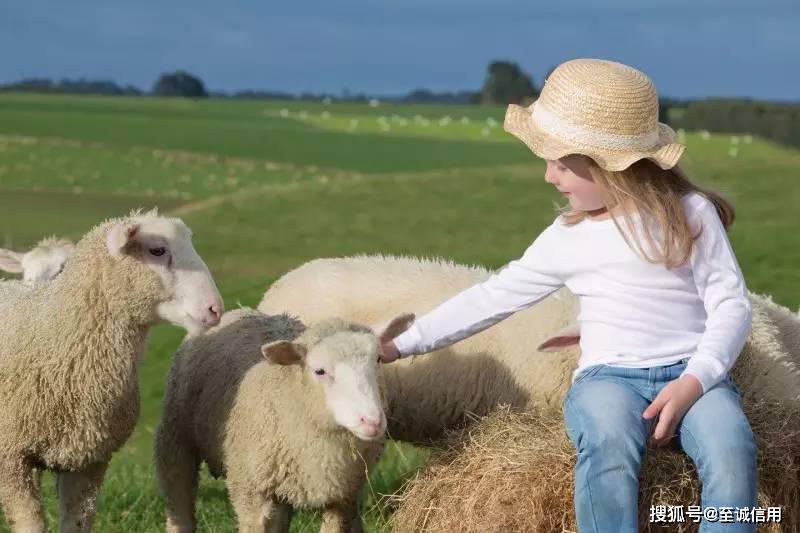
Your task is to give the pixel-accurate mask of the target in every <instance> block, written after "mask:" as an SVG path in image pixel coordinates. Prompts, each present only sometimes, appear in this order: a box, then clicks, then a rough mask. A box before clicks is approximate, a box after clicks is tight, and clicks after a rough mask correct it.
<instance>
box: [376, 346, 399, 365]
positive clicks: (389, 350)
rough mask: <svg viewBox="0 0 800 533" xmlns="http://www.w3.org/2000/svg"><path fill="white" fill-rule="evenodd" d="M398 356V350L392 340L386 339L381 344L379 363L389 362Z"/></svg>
mask: <svg viewBox="0 0 800 533" xmlns="http://www.w3.org/2000/svg"><path fill="white" fill-rule="evenodd" d="M398 357H400V352H398V351H397V346H395V344H394V342H392V341H386V342H384V343H383V344H382V345H381V358H380V361H381V363H391V362H392V361H395V360H396V359H397V358H398Z"/></svg>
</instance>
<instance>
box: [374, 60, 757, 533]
mask: <svg viewBox="0 0 800 533" xmlns="http://www.w3.org/2000/svg"><path fill="white" fill-rule="evenodd" d="M504 126H505V129H506V131H508V132H510V133H512V134H513V135H515V136H516V137H518V138H519V139H520V140H522V141H523V142H525V144H527V145H528V147H529V148H530V149H531V150H532V151H533V152H534V153H535V154H536V155H538V156H539V157H542V158H543V159H545V160H546V161H547V170H546V172H545V176H544V179H545V181H546V182H548V183H550V184H552V185H553V186H554V187H556V188H557V189H558V190H559V192H561V193H562V194H564V195H565V196H566V198H567V200H568V202H569V203H568V205H567V206H565V207H564V208H563V210H562V213H561V215H560V216H559V217H557V218H556V219H555V221H554V222H553V223H552V224H551V225H550V226H549V227H547V228H546V229H545V230H544V231H543V232H542V233H541V234H540V235H539V236H538V237H537V238H536V240H535V241H534V242H533V244H531V246H530V247H529V248H528V249H527V250H526V251H525V253H524V255H523V256H522V257H521V258H520V259H518V260H515V261H512V262H511V263H509V264H508V265H507V266H506V267H505V268H504V269H502V270H500V271H498V272H497V273H496V274H494V275H493V276H492V277H491V278H490V279H488V280H487V281H485V282H483V283H480V284H477V285H475V286H473V287H471V288H469V289H466V290H464V291H463V292H461V293H460V294H457V295H456V296H454V297H453V298H451V299H450V300H448V301H446V302H444V303H442V304H441V305H439V306H438V307H437V308H436V309H434V310H432V311H430V312H429V313H428V314H426V315H425V316H422V317H420V318H419V319H418V320H417V321H416V322H415V323H414V325H413V326H412V327H411V328H410V329H409V330H407V331H406V332H405V333H403V334H401V335H399V336H398V337H396V338H395V339H394V341H389V342H388V343H386V344H385V345H384V346H383V355H382V361H383V362H391V361H393V360H394V359H396V358H397V357H404V356H408V355H411V354H418V353H425V352H430V351H434V350H437V349H439V348H443V347H445V346H447V345H449V344H452V343H454V342H457V341H459V340H461V339H464V338H466V337H468V336H470V335H473V334H475V333H477V332H479V331H482V330H483V329H486V328H488V327H489V326H491V325H493V324H495V323H497V322H499V321H500V320H503V319H504V318H507V317H508V316H510V315H511V314H513V313H514V312H516V311H519V310H521V309H524V308H526V307H529V306H531V305H533V304H535V303H536V302H538V301H540V300H542V299H543V298H544V297H546V296H547V295H548V294H550V293H552V292H553V291H555V290H556V289H558V288H559V287H561V286H564V285H566V286H567V287H568V288H569V289H570V290H571V291H572V292H573V293H575V294H576V295H577V296H578V298H579V300H580V314H579V316H578V323H579V324H580V330H581V338H580V347H581V356H580V359H579V362H578V368H577V369H576V370H575V373H574V374H573V380H572V385H571V387H570V390H569V391H568V393H567V395H566V397H565V399H564V404H563V407H564V418H565V422H566V427H567V433H568V435H569V438H570V440H571V441H572V442H573V444H574V445H575V446H576V448H577V453H578V456H577V462H576V466H575V513H576V518H577V522H578V529H579V531H580V532H581V533H583V532H594V531H597V532H619V531H636V530H637V523H638V521H637V516H638V505H637V496H638V480H639V470H640V466H641V462H642V457H643V454H644V452H645V447H646V445H647V441H648V437H649V436H650V443H651V444H653V445H663V444H665V443H667V442H668V441H670V440H671V439H672V438H673V437H676V439H677V442H678V443H679V444H680V446H681V447H682V448H683V450H685V452H686V453H687V454H688V455H689V456H690V457H691V458H692V460H693V461H694V464H695V465H696V467H697V471H698V473H699V476H700V479H701V481H702V485H703V491H702V502H701V510H702V511H703V512H704V518H703V521H702V523H701V531H716V530H722V529H723V528H724V531H727V532H729V531H755V524H754V523H752V522H751V521H750V520H748V519H747V511H748V510H752V508H753V507H754V506H755V504H756V447H755V442H754V438H753V434H752V431H751V429H750V425H749V423H748V420H747V418H746V417H745V415H744V414H743V412H742V407H741V402H740V397H739V391H738V389H737V388H736V386H735V385H734V384H733V382H732V381H731V379H730V377H729V375H728V371H729V370H730V369H731V367H732V366H733V364H734V362H735V361H736V358H737V357H738V355H739V352H740V351H741V349H742V347H743V345H744V342H745V339H746V337H747V334H748V332H749V329H750V321H751V310H750V303H749V300H748V297H747V290H746V288H745V284H744V280H743V279H742V273H741V270H740V268H739V265H738V262H737V260H736V257H735V255H734V253H733V250H732V249H731V245H730V243H729V241H728V238H727V236H726V228H727V227H729V226H730V225H731V224H732V223H733V219H734V211H733V208H732V207H731V206H730V204H728V203H727V202H726V201H725V200H724V199H722V198H721V197H720V196H718V195H717V194H714V193H712V192H710V191H707V190H704V189H701V188H700V187H698V186H696V185H694V184H693V183H691V182H690V181H689V180H688V179H687V178H686V176H685V175H684V174H683V172H681V170H680V169H679V168H678V167H676V166H675V165H676V163H677V161H678V159H679V158H680V156H681V154H682V153H683V150H684V146H683V145H681V144H678V143H675V142H674V139H675V134H674V132H673V131H672V129H671V128H670V127H669V126H667V125H665V124H661V123H659V122H658V96H657V93H656V89H655V86H654V85H653V83H652V81H651V80H650V79H649V78H648V77H647V76H646V75H644V74H643V73H642V72H640V71H638V70H636V69H634V68H632V67H630V66H627V65H623V64H620V63H615V62H611V61H604V60H598V59H576V60H572V61H568V62H566V63H563V64H562V65H560V66H559V67H558V68H556V69H555V70H554V71H553V72H552V74H551V75H550V77H549V78H548V80H547V81H546V84H545V86H544V88H543V89H542V92H541V95H540V97H539V99H538V100H537V101H536V102H534V103H533V104H532V105H531V106H530V107H529V108H527V109H525V108H523V107H520V106H517V105H513V104H512V105H510V106H509V108H508V111H507V113H506V119H505V125H504ZM651 433H652V435H651ZM663 504H664V505H676V506H678V505H688V502H663ZM707 508H714V509H712V510H711V511H706V509H707ZM745 508H748V509H747V510H742V511H740V509H745ZM716 515H718V516H719V517H718V518H714V517H715V516H716ZM686 519H687V520H688V519H689V518H686Z"/></svg>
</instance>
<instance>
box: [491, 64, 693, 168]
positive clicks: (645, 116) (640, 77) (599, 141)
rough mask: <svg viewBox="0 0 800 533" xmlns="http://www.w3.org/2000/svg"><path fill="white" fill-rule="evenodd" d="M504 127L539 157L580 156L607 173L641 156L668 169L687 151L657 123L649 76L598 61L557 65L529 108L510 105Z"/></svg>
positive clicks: (654, 100)
mask: <svg viewBox="0 0 800 533" xmlns="http://www.w3.org/2000/svg"><path fill="white" fill-rule="evenodd" d="M503 127H504V128H505V130H506V131H507V132H509V133H511V134H512V135H514V136H515V137H517V138H518V139H520V140H521V141H523V142H524V143H525V144H526V145H528V147H529V148H530V149H531V150H533V152H534V153H535V154H536V155H538V156H539V157H541V158H543V159H559V158H561V157H564V156H565V155H568V154H583V155H586V156H589V157H591V158H592V159H593V160H594V161H595V162H596V163H597V164H598V165H599V166H600V167H602V168H604V169H606V170H610V171H616V170H622V169H625V168H627V167H628V166H630V165H631V164H632V163H634V162H636V161H638V160H640V159H645V158H646V159H650V160H652V161H654V162H655V163H656V164H658V166H660V167H661V168H663V169H667V168H672V167H673V166H675V164H676V163H677V162H678V159H680V156H681V154H682V153H683V150H684V148H685V147H684V145H682V144H680V143H677V142H675V137H676V135H675V132H674V131H673V130H672V128H670V127H669V126H667V125H666V124H662V123H660V122H658V94H657V93H656V87H655V85H654V84H653V82H652V81H651V80H650V78H648V77H647V76H646V75H645V74H644V73H642V72H641V71H639V70H636V69H635V68H633V67H630V66H628V65H623V64H622V63H616V62H614V61H606V60H602V59H573V60H571V61H567V62H565V63H562V64H561V65H559V66H558V67H557V68H556V69H555V70H553V72H552V73H551V74H550V76H549V77H548V78H547V80H546V81H545V85H544V87H543V88H542V92H541V94H540V95H539V98H538V99H537V100H536V101H535V102H533V103H532V104H531V105H530V106H529V107H527V108H525V107H522V106H519V105H516V104H511V105H509V106H508V110H507V111H506V118H505V123H504V125H503Z"/></svg>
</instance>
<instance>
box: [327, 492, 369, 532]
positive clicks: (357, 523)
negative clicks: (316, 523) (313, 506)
mask: <svg viewBox="0 0 800 533" xmlns="http://www.w3.org/2000/svg"><path fill="white" fill-rule="evenodd" d="M362 531H363V526H362V523H361V517H360V516H359V514H358V502H357V501H356V500H353V501H352V502H346V503H344V504H334V505H330V506H328V507H326V508H325V509H323V510H322V525H321V526H320V528H319V533H361V532H362Z"/></svg>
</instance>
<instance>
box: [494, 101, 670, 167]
mask: <svg viewBox="0 0 800 533" xmlns="http://www.w3.org/2000/svg"><path fill="white" fill-rule="evenodd" d="M535 104H536V102H534V103H533V104H531V107H527V108H526V107H523V106H520V105H517V104H509V106H508V109H507V110H506V117H505V120H504V121H503V129H504V130H506V131H507V132H508V133H510V134H511V135H513V136H514V137H516V138H517V139H519V140H521V141H522V142H524V143H525V144H526V145H527V146H528V148H530V149H531V151H533V153H534V154H536V155H538V156H539V157H541V158H542V159H560V158H562V157H564V156H566V155H570V154H581V155H585V156H587V157H590V158H592V160H593V161H594V162H595V163H597V165H598V166H600V167H601V168H603V169H605V170H609V171H619V170H624V169H626V168H628V167H629V166H631V165H632V164H633V163H635V162H636V161H639V160H640V159H649V160H651V161H653V162H654V163H656V164H657V165H658V166H659V167H661V168H662V169H665V170H666V169H669V168H672V167H674V166H675V165H676V164H677V163H678V160H679V159H680V157H681V155H682V154H683V151H684V150H685V148H686V147H685V146H684V145H682V144H680V143H676V142H675V131H674V130H673V129H672V128H670V127H669V126H668V125H666V124H663V123H661V122H659V123H658V142H657V143H656V144H655V145H654V146H653V148H651V149H649V150H641V151H619V150H611V149H608V148H596V147H591V146H586V145H580V144H577V143H568V142H566V141H564V140H562V139H559V138H557V137H555V136H553V135H551V134H549V133H547V132H545V131H544V130H542V129H540V128H539V127H538V125H537V124H536V122H535V121H534V120H533V119H532V118H531V110H532V107H533V106H534V105H535Z"/></svg>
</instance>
